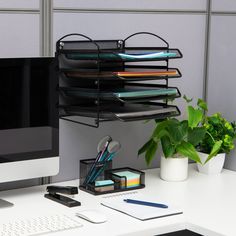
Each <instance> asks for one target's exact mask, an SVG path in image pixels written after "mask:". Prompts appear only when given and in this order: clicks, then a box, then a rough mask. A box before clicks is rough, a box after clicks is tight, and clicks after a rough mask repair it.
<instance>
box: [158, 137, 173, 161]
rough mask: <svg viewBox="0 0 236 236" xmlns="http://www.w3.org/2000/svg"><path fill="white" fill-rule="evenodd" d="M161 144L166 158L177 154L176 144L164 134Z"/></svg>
mask: <svg viewBox="0 0 236 236" xmlns="http://www.w3.org/2000/svg"><path fill="white" fill-rule="evenodd" d="M161 146H162V151H163V154H164V156H165V158H167V157H171V156H173V155H174V154H175V146H174V145H173V144H172V143H171V141H170V138H169V137H167V136H164V137H162V138H161Z"/></svg>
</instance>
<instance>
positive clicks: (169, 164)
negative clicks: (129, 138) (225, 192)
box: [138, 96, 206, 181]
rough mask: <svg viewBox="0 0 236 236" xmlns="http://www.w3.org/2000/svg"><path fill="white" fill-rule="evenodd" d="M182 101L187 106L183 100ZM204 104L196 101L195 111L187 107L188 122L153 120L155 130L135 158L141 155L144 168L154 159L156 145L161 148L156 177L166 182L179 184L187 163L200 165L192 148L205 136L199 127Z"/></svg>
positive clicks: (186, 173) (203, 128)
mask: <svg viewBox="0 0 236 236" xmlns="http://www.w3.org/2000/svg"><path fill="white" fill-rule="evenodd" d="M184 98H185V100H187V101H188V102H190V100H188V99H187V98H186V96H184ZM204 106H205V103H204V102H203V101H202V100H201V99H199V100H198V103H197V107H196V108H194V107H193V106H191V105H189V106H188V107H187V109H188V119H187V120H182V121H180V120H177V119H176V118H167V119H165V120H162V121H159V120H156V125H155V129H154V131H153V133H152V135H151V137H150V139H149V140H148V142H146V143H145V144H144V145H143V146H142V147H141V148H140V149H139V151H138V155H141V154H144V153H145V160H146V163H147V165H149V164H150V163H151V161H152V160H153V158H154V157H155V154H156V151H157V148H158V145H159V144H161V147H162V151H163V155H162V156H161V167H160V177H161V178H162V179H163V180H166V181H183V180H185V179H186V178H187V176H188V159H191V160H193V161H195V162H197V163H201V160H200V157H199V155H198V152H197V150H196V148H195V147H196V146H197V145H198V144H199V143H200V142H201V141H202V139H203V138H204V136H205V133H206V129H205V127H200V124H201V122H202V119H203V116H204V108H203V107H204Z"/></svg>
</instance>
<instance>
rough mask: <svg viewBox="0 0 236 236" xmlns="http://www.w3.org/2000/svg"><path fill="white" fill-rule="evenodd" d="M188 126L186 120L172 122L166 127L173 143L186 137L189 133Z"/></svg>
mask: <svg viewBox="0 0 236 236" xmlns="http://www.w3.org/2000/svg"><path fill="white" fill-rule="evenodd" d="M187 127H188V126H187V122H186V121H184V122H179V121H178V123H171V124H169V125H168V127H166V130H167V131H168V133H169V137H170V139H171V142H172V143H173V144H175V145H177V144H179V143H180V142H181V141H182V140H183V139H184V137H185V136H186V135H187V130H188V129H187Z"/></svg>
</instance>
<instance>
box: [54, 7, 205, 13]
mask: <svg viewBox="0 0 236 236" xmlns="http://www.w3.org/2000/svg"><path fill="white" fill-rule="evenodd" d="M53 11H54V12H60V13H137V14H140V13H142V14H145V13H146V14H148V13H149V14H153V13H158V14H166V13H168V14H200V15H202V14H204V15H205V14H207V11H204V10H201V11H200V10H199V11H198V10H158V9H157V10H155V9H152V10H139V9H90V8H88V9H84V8H83V9H80V8H54V9H53Z"/></svg>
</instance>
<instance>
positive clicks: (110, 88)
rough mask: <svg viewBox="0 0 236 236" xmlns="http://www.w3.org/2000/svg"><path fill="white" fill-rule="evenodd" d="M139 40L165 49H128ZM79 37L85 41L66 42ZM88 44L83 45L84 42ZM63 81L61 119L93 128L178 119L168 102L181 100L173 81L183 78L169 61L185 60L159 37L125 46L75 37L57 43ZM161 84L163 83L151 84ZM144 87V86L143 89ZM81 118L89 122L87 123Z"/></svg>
mask: <svg viewBox="0 0 236 236" xmlns="http://www.w3.org/2000/svg"><path fill="white" fill-rule="evenodd" d="M138 35H146V36H149V37H150V36H151V37H155V38H156V39H157V43H158V44H160V43H161V44H164V46H162V47H159V46H156V45H154V46H152V47H150V46H149V47H130V46H129V47H128V46H127V45H128V44H130V43H129V42H128V41H129V40H130V39H131V38H134V37H135V36H138ZM69 36H74V37H78V38H80V40H66V38H67V37H69ZM81 39H82V40H81ZM56 50H57V51H56V57H57V59H58V66H59V77H60V118H61V119H65V120H70V121H72V122H76V123H82V124H85V125H88V126H92V127H98V126H99V124H100V122H104V121H115V120H120V121H136V120H144V119H163V118H166V117H171V116H177V115H179V114H180V111H179V109H178V107H177V106H174V105H169V104H168V101H169V100H173V99H175V98H177V97H180V96H181V94H180V91H179V90H178V88H176V87H169V85H168V80H169V79H171V78H179V77H181V72H180V71H179V70H178V69H177V68H170V67H169V60H172V59H178V58H181V57H182V54H181V52H180V51H179V50H178V49H176V48H170V47H169V44H168V43H167V42H166V41H165V40H164V39H162V38H161V37H159V36H158V35H155V34H152V33H149V32H140V33H136V34H133V35H131V36H129V37H127V38H126V39H124V40H92V39H91V38H89V37H87V36H85V35H81V34H70V35H66V36H64V37H62V38H61V39H59V40H58V41H57V45H56ZM152 80H156V81H157V83H155V84H154V83H149V81H152ZM137 82H138V83H137ZM75 117H89V118H92V123H91V122H81V121H78V120H77V119H74V118H75Z"/></svg>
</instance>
